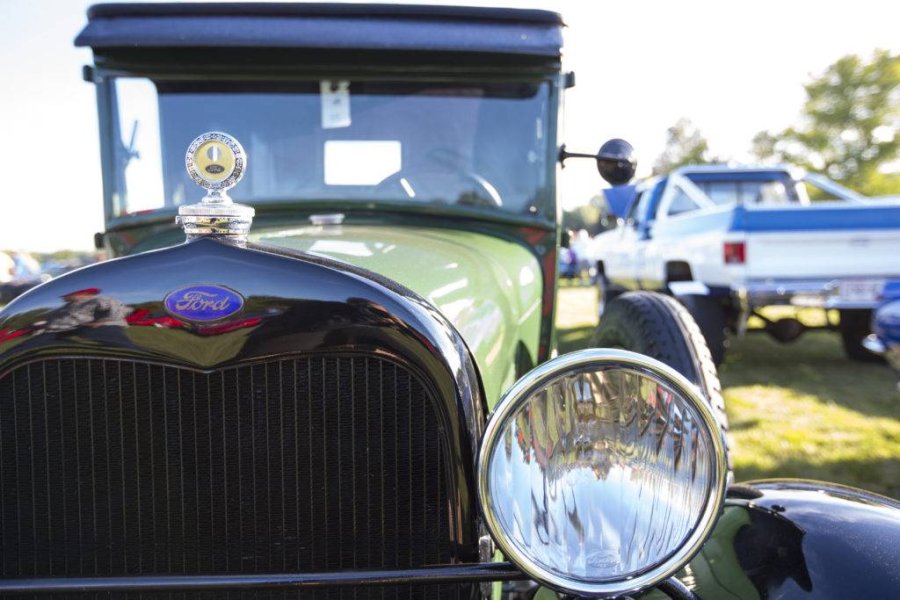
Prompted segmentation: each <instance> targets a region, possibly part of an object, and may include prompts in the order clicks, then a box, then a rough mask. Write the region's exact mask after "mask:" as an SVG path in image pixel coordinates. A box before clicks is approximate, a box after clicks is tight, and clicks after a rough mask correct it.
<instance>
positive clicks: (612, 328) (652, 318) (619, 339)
mask: <svg viewBox="0 0 900 600" xmlns="http://www.w3.org/2000/svg"><path fill="white" fill-rule="evenodd" d="M594 346H596V347H598V348H622V349H624V350H631V351H633V352H639V353H641V354H645V355H647V356H649V357H651V358H655V359H656V360H658V361H660V362H663V363H665V364H667V365H669V366H670V367H672V368H673V369H675V370H676V371H678V372H679V373H681V374H682V375H684V376H685V377H687V379H688V380H689V381H691V382H692V383H694V384H695V385H696V386H697V387H699V388H700V390H701V391H702V392H703V395H704V397H705V398H706V401H707V403H708V406H709V408H710V409H711V410H712V413H713V415H715V417H716V420H717V421H718V422H719V427H720V428H721V429H722V433H723V434H727V433H728V416H727V415H726V414H725V400H724V399H723V397H722V384H721V383H719V376H718V374H717V373H716V366H715V364H713V359H712V355H710V352H709V348H708V347H707V345H706V340H705V339H704V337H703V334H702V333H701V331H700V328H699V327H698V326H697V323H696V321H694V319H693V317H691V315H690V313H688V311H687V309H686V308H685V307H684V306H682V305H681V304H679V303H678V301H677V300H675V299H674V298H672V297H670V296H665V295H663V294H658V293H655V292H627V293H625V294H622V295H621V296H619V297H618V298H616V299H614V300H612V301H611V302H610V303H609V304H608V305H607V306H606V311H605V312H604V314H603V319H602V320H601V321H600V325H599V326H598V327H597V332H596V335H595V336H594ZM725 451H726V452H727V453H728V472H729V474H730V473H731V471H732V463H731V453H730V451H729V444H728V438H727V435H726V436H725ZM729 478H730V475H729Z"/></svg>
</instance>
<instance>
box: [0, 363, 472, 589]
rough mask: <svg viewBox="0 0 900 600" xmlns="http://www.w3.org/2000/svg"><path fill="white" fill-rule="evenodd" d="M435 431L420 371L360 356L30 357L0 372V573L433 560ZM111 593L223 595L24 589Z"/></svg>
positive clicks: (439, 559)
mask: <svg viewBox="0 0 900 600" xmlns="http://www.w3.org/2000/svg"><path fill="white" fill-rule="evenodd" d="M442 435H443V434H442V430H441V427H440V426H439V421H438V417H437V413H436V408H435V405H434V400H433V399H432V398H431V397H430V395H429V392H428V391H427V387H426V386H425V385H424V384H423V382H421V381H420V380H419V379H418V376H416V375H414V374H413V373H412V372H411V371H409V370H407V369H406V368H405V367H403V366H402V365H399V364H398V363H395V362H393V361H390V360H388V359H384V358H381V357H378V356H374V355H354V356H345V357H335V356H321V355H320V356H304V357H297V358H283V359H275V360H271V361H269V362H266V363H259V364H255V365H247V366H239V367H233V368H229V369H223V370H220V371H216V372H213V373H199V372H194V371H190V370H186V369H181V368H178V367H172V366H158V365H148V364H144V363H139V362H132V361H122V360H109V359H96V358H68V359H62V360H56V359H52V360H49V359H45V360H42V361H39V362H33V363H30V364H28V365H24V366H21V367H18V368H16V369H14V370H12V371H10V372H9V373H7V374H6V375H5V376H4V377H3V378H2V379H0V570H2V572H0V577H3V578H22V577H65V576H69V577H79V576H81V577H88V576H123V575H137V574H196V573H231V574H237V573H261V572H285V571H298V572H304V571H306V572H318V571H327V570H346V569H393V568H405V567H417V566H425V565H432V564H446V563H449V562H451V561H452V560H453V558H454V555H453V551H454V548H453V544H452V540H451V534H452V533H451V531H450V527H449V523H448V520H447V519H448V517H447V515H448V511H449V510H450V500H449V498H448V496H447V494H448V491H449V490H448V489H447V485H446V480H445V478H446V477H447V476H448V473H449V472H448V465H447V464H446V460H447V457H446V455H445V453H444V451H443V443H444V442H443V440H442V437H441V436H442ZM476 591H477V590H476V586H465V585H459V586H449V585H448V586H427V587H425V586H419V587H411V586H398V587H394V588H377V587H376V588H361V589H346V588H341V589H330V590H314V591H308V592H302V593H301V592H284V591H258V592H234V593H229V594H227V597H229V598H241V599H245V598H246V599H250V600H270V599H272V598H341V599H343V598H395V597H415V598H432V597H441V598H457V597H471V596H472V595H473V594H475V593H476ZM113 596H115V597H116V598H117V599H128V600H135V599H138V598H146V599H147V600H158V599H162V598H185V599H190V600H195V599H200V598H213V597H226V595H225V594H210V593H184V594H113V595H108V594H79V595H76V596H63V595H45V596H35V597H34V598H35V600H37V598H41V599H47V598H50V599H52V598H75V597H78V598H84V599H91V600H94V599H96V600H99V599H100V598H104V599H105V598H111V597H113ZM23 598H25V597H23ZM29 598H30V597H29Z"/></svg>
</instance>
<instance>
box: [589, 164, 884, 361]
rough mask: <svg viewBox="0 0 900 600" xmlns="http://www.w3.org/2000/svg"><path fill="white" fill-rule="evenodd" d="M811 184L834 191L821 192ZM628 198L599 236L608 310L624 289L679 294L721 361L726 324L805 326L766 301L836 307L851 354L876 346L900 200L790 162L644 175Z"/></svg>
mask: <svg viewBox="0 0 900 600" xmlns="http://www.w3.org/2000/svg"><path fill="white" fill-rule="evenodd" d="M809 186H812V187H814V188H817V189H816V191H815V192H814V193H813V195H814V197H816V198H821V197H824V198H825V199H824V200H820V199H817V200H816V201H811V200H810V193H809V192H808V188H809ZM626 195H627V194H626ZM618 196H619V198H620V199H621V198H622V193H621V190H619V194H618ZM623 204H626V205H627V208H626V209H625V210H624V211H623V212H624V217H623V218H621V219H619V224H618V226H617V227H616V228H615V229H613V230H611V231H608V232H605V233H602V234H600V235H599V236H597V237H596V238H595V248H594V250H595V255H596V257H597V271H598V281H599V286H600V300H601V302H600V307H601V309H600V310H601V314H602V310H603V306H604V305H605V304H606V302H608V301H609V300H610V299H611V298H613V297H615V296H617V295H619V294H621V293H622V292H624V291H628V290H637V289H645V290H657V291H664V292H667V293H670V294H673V295H674V296H676V297H677V298H678V299H679V300H681V301H682V303H683V304H684V305H685V306H686V307H687V308H688V310H689V311H690V312H691V313H692V314H693V316H694V318H695V319H696V320H697V322H698V324H699V325H700V328H701V330H702V331H703V333H704V335H705V337H706V340H707V343H708V344H709V346H710V351H711V352H712V354H713V358H714V360H715V361H716V363H717V364H718V363H721V361H722V359H723V358H724V355H725V348H726V345H727V332H728V331H730V332H731V333H734V334H743V333H744V332H745V331H746V325H747V319H748V318H749V316H750V315H754V314H755V315H757V316H759V317H761V318H762V319H763V321H764V322H765V324H766V328H765V329H766V331H767V332H768V333H770V334H771V335H772V336H773V337H775V338H776V339H778V340H779V341H783V342H788V341H792V340H794V339H796V338H797V337H798V336H799V335H800V334H801V333H803V331H804V330H805V329H806V328H805V327H804V326H803V325H802V324H801V323H800V322H799V321H797V320H796V319H793V318H788V319H779V320H775V321H773V320H770V319H767V318H766V317H765V315H763V314H760V313H759V309H761V308H763V307H765V306H770V305H776V304H789V305H795V306H802V307H821V308H823V309H837V310H838V311H839V322H838V323H836V324H835V323H830V324H829V325H828V327H829V328H831V329H837V330H839V331H840V333H841V336H842V339H843V343H844V349H845V351H846V353H847V355H848V356H849V357H850V358H853V359H857V360H870V359H872V358H874V357H875V355H873V354H871V353H870V352H869V351H868V350H867V349H866V348H865V347H864V346H863V344H862V342H863V340H864V339H865V338H866V336H867V335H868V334H869V333H870V324H869V323H870V320H871V312H872V309H873V308H874V307H876V306H877V305H878V304H879V302H880V300H881V297H882V295H883V290H884V288H885V284H886V282H888V281H890V280H892V279H894V280H896V279H900V202H898V201H897V200H896V199H867V198H864V197H862V196H860V195H859V194H856V193H855V192H852V191H850V190H848V189H846V188H843V187H841V186H839V185H838V184H836V183H834V182H831V181H830V180H828V179H825V178H822V177H818V176H811V175H802V174H801V173H799V172H796V171H794V170H792V169H787V168H756V167H750V168H735V167H725V166H704V167H684V168H681V169H678V170H676V171H674V172H672V173H670V174H669V175H667V176H664V177H658V178H654V179H650V180H646V181H644V182H642V183H640V184H638V185H636V186H634V190H633V193H631V194H630V197H628V200H627V201H626V202H624V203H623ZM618 214H622V213H621V212H620V213H618Z"/></svg>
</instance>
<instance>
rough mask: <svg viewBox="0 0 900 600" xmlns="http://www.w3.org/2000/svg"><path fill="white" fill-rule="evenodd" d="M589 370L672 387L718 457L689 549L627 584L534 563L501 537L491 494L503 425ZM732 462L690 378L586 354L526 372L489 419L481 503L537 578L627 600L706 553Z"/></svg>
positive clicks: (512, 554)
mask: <svg viewBox="0 0 900 600" xmlns="http://www.w3.org/2000/svg"><path fill="white" fill-rule="evenodd" d="M585 367H599V368H606V369H609V368H616V367H620V368H630V369H635V370H638V371H643V372H645V373H647V374H648V375H650V376H651V377H654V378H656V379H658V380H660V381H661V382H662V383H664V384H665V385H667V386H669V387H671V388H672V389H673V390H675V391H676V392H678V393H679V394H681V395H682V396H683V397H684V398H685V399H687V400H689V401H690V402H692V403H693V404H694V406H695V408H696V409H697V412H698V413H699V414H700V415H701V418H702V419H703V423H704V424H705V425H706V427H707V429H708V431H709V433H710V436H709V437H710V440H711V441H712V444H713V451H714V455H715V457H716V458H717V460H716V461H715V465H714V469H713V471H714V481H712V482H711V484H712V490H713V493H712V494H710V497H709V499H708V501H707V503H706V506H705V507H704V511H703V513H702V515H701V517H700V520H699V522H698V525H697V527H696V528H695V530H694V531H693V532H692V533H691V535H690V536H689V537H688V539H687V541H686V542H685V544H684V545H683V546H682V547H681V548H679V549H678V550H677V551H676V552H675V553H674V554H673V555H672V556H670V557H669V559H668V560H667V561H665V562H663V563H661V564H659V565H657V566H656V567H653V568H651V569H648V570H646V571H644V572H643V573H641V574H640V575H637V576H634V577H631V578H630V579H625V580H622V581H605V582H596V583H592V582H586V581H582V580H576V579H564V578H562V577H559V576H558V575H555V574H553V573H551V572H549V571H548V570H546V569H544V568H542V567H540V566H538V565H536V564H534V563H533V562H531V561H530V559H529V558H528V557H527V556H525V554H524V553H522V552H520V551H519V550H518V549H517V548H516V547H515V546H514V545H513V544H511V543H509V541H508V540H507V539H506V538H505V537H504V536H503V535H500V534H502V533H503V532H502V529H501V528H500V524H499V521H498V519H497V516H496V514H495V512H494V508H493V506H492V505H491V501H490V495H489V494H488V487H487V484H488V464H489V461H490V457H491V450H492V449H493V447H494V445H495V444H496V443H497V442H498V440H499V439H500V437H499V436H500V435H501V433H502V432H503V429H504V428H503V425H504V424H505V422H506V420H507V418H509V417H510V416H511V415H514V414H515V413H516V411H517V410H518V409H519V406H520V404H522V402H524V401H525V400H527V399H528V398H529V396H530V395H531V394H532V393H533V392H534V391H535V390H537V389H538V388H540V387H542V386H544V385H546V384H547V383H548V382H549V381H550V380H552V379H556V378H557V377H559V376H561V375H563V374H565V373H566V372H568V371H576V370H580V369H583V368H585ZM726 463H727V461H726V459H725V445H724V442H723V439H722V432H721V429H720V427H719V425H718V423H717V421H716V418H715V416H713V413H712V411H710V409H709V408H708V406H707V403H706V401H705V400H704V399H703V397H702V393H701V392H700V390H699V388H697V386H695V385H694V384H692V383H691V382H690V381H688V380H687V378H685V377H684V376H683V375H681V374H680V373H678V372H677V371H675V370H674V369H673V368H671V367H669V366H668V365H665V364H663V363H661V362H660V361H658V360H655V359H652V358H650V357H649V356H644V355H642V354H638V353H636V352H630V351H627V350H615V349H610V348H602V349H588V350H581V351H578V352H572V353H570V354H565V355H563V356H560V357H558V358H555V359H553V360H550V361H548V362H546V363H544V364H542V365H540V366H538V367H536V368H535V369H533V370H531V371H530V372H528V373H526V374H525V375H524V376H522V378H521V379H519V380H518V381H517V382H516V383H515V384H513V386H512V387H511V388H510V389H509V391H507V392H506V394H504V396H503V398H501V399H500V402H499V403H498V404H497V408H496V409H495V410H494V412H493V414H492V415H491V416H490V418H489V420H488V423H487V426H486V428H485V432H484V436H483V437H482V443H481V448H480V450H479V453H478V473H477V487H478V500H479V504H480V506H481V510H482V514H483V515H484V519H485V523H486V524H487V527H488V529H489V530H490V532H491V535H492V536H493V538H494V541H496V542H497V545H498V546H499V547H500V550H501V551H502V552H503V554H504V556H506V557H507V558H508V559H509V560H511V561H512V563H513V564H515V565H516V566H517V567H519V568H520V569H521V570H522V572H523V573H525V574H527V575H528V576H529V577H531V578H532V579H535V580H536V581H539V582H541V583H543V584H545V585H547V586H549V587H552V588H553V589H555V590H558V591H563V592H568V593H572V594H578V595H597V596H604V597H605V596H618V595H626V594H632V593H636V592H638V591H640V590H644V589H647V588H650V587H652V586H654V585H656V584H658V583H660V582H661V581H664V580H665V579H667V578H669V577H671V576H672V575H674V574H675V573H677V572H678V571H679V570H680V569H681V568H682V567H683V566H684V565H686V564H687V563H688V562H689V561H690V560H691V558H693V557H694V555H695V554H696V553H697V552H698V551H699V550H700V547H701V546H702V545H703V543H704V542H705V541H706V540H707V539H708V538H709V536H710V535H711V534H712V530H713V528H714V527H715V524H716V521H717V520H718V516H719V513H720V511H721V509H722V503H723V502H724V499H725V487H726V483H725V482H726V479H725V476H726V471H727V467H726Z"/></svg>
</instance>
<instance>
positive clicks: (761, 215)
mask: <svg viewBox="0 0 900 600" xmlns="http://www.w3.org/2000/svg"><path fill="white" fill-rule="evenodd" d="M852 229H900V205H897V204H890V205H881V206H869V205H863V206H860V205H859V204H842V205H832V206H821V207H819V206H815V205H812V206H805V207H802V208H800V207H794V208H788V209H777V208H769V209H748V208H747V207H745V206H737V207H735V209H734V215H733V219H732V222H731V231H834V230H852Z"/></svg>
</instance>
